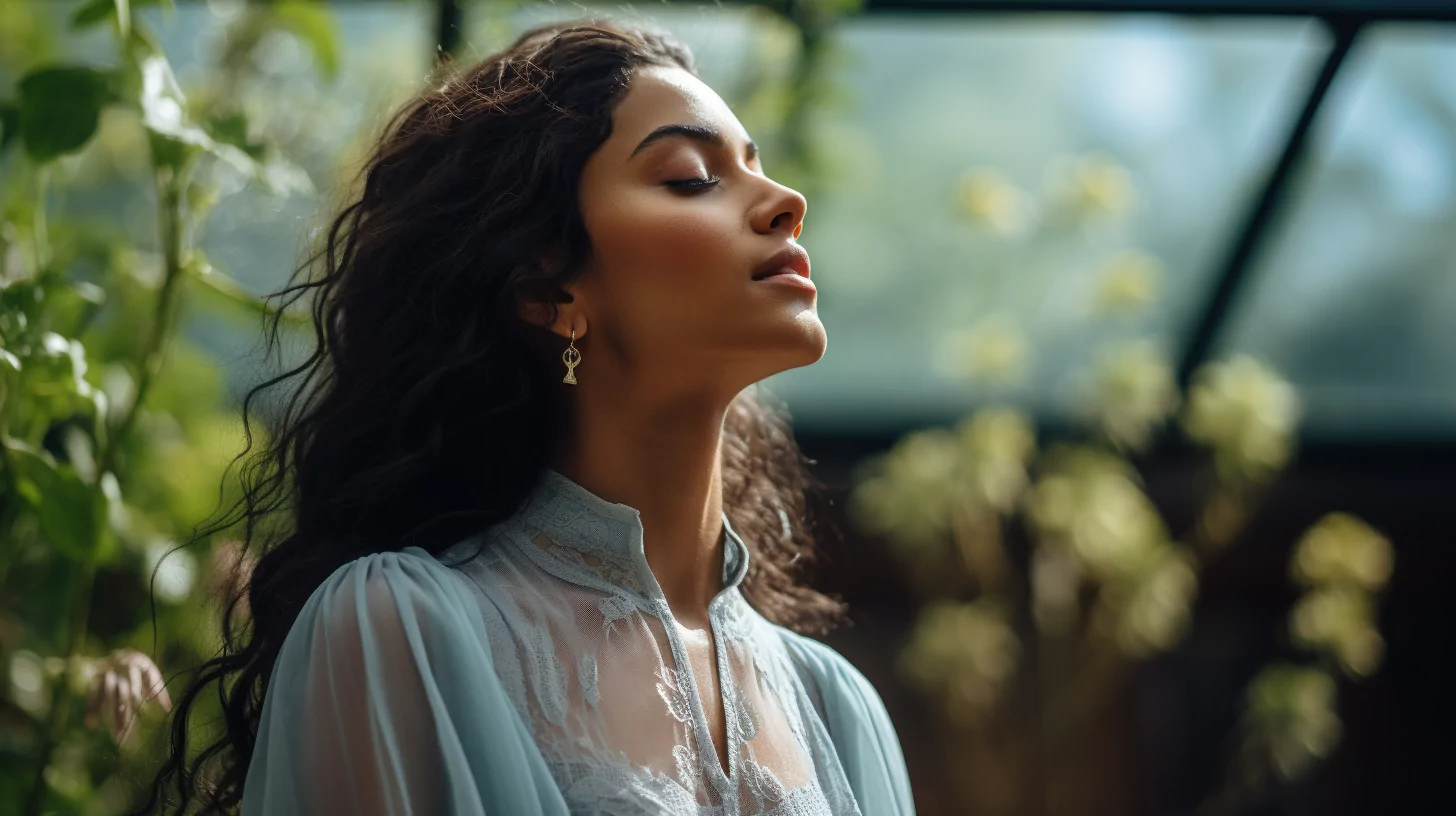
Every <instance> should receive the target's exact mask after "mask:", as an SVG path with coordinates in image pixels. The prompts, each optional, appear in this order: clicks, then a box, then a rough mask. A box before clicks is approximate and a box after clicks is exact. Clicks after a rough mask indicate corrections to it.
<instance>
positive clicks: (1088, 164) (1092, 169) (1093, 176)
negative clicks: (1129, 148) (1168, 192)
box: [1047, 153, 1136, 220]
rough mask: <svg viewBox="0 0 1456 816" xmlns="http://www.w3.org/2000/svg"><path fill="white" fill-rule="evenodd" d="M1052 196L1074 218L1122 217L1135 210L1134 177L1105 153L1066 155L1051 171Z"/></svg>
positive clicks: (1049, 183)
mask: <svg viewBox="0 0 1456 816" xmlns="http://www.w3.org/2000/svg"><path fill="white" fill-rule="evenodd" d="M1047 187H1048V194H1049V196H1050V197H1051V199H1052V200H1053V201H1056V202H1057V203H1058V204H1060V205H1061V206H1062V207H1064V208H1065V209H1066V210H1067V211H1068V212H1069V213H1070V214H1071V215H1072V216H1073V217H1074V218H1077V219H1079V220H1085V219H1090V218H1094V217H1097V216H1120V215H1122V214H1123V213H1126V212H1127V211H1128V210H1130V209H1132V206H1133V203H1134V200H1135V196H1136V190H1135V189H1134V187H1133V183H1132V177H1131V176H1130V175H1129V174H1128V172H1127V169H1126V168H1124V167H1123V166H1122V165H1121V164H1120V163H1118V161H1117V160H1116V159H1114V158H1113V157H1112V156H1110V155H1107V154H1105V153H1089V154H1086V155H1083V156H1075V157H1068V156H1063V157H1060V158H1058V159H1056V160H1053V162H1052V163H1051V164H1050V165H1049V167H1048V168H1047Z"/></svg>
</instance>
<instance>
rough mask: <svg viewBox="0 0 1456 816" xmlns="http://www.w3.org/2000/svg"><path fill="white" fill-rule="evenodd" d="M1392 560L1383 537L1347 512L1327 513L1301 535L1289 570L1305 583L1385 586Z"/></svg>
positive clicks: (1368, 587)
mask: <svg viewBox="0 0 1456 816" xmlns="http://www.w3.org/2000/svg"><path fill="white" fill-rule="evenodd" d="M1393 561H1394V553H1393V551H1392V549H1391V546H1390V541H1389V540H1388V539H1387V538H1385V536H1383V535H1381V534H1380V533H1378V532H1376V531H1375V529H1374V528H1372V527H1371V526H1370V525H1368V524H1366V523H1365V522H1363V521H1361V520H1360V519H1359V518H1357V517H1355V516H1353V515H1350V514H1349V513H1330V514H1329V515H1326V516H1325V517H1324V518H1321V519H1320V520H1319V521H1317V522H1315V524H1314V526H1312V527H1310V528H1309V530H1308V531H1306V532H1305V534H1304V536H1303V537H1302V538H1300V540H1299V544H1297V545H1296V546H1295V550H1294V557H1293V558H1292V559H1291V560H1290V562H1289V570H1290V573H1291V574H1292V577H1293V578H1294V580H1296V581H1298V582H1299V583H1301V584H1304V585H1305V586H1319V585H1324V584H1353V585H1355V586H1358V587H1361V588H1363V589H1367V590H1373V589H1380V588H1381V587H1383V586H1385V582H1386V581H1387V580H1388V579H1389V578H1390V571H1391V568H1392V562H1393Z"/></svg>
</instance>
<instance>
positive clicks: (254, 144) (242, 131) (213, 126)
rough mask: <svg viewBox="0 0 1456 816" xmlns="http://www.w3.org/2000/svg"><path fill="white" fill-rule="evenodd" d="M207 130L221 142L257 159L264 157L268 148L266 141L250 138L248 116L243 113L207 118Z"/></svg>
mask: <svg viewBox="0 0 1456 816" xmlns="http://www.w3.org/2000/svg"><path fill="white" fill-rule="evenodd" d="M207 132H208V133H210V134H212V137H213V138H214V139H216V140H218V141H219V142H222V143H224V144H230V145H232V146H234V147H236V148H238V149H239V150H241V151H243V152H244V153H246V154H248V156H249V158H252V159H255V160H258V159H262V158H263V155H264V154H265V153H266V152H267V150H268V145H267V144H266V143H264V142H259V141H254V140H252V139H250V138H248V117H246V116H244V115H243V114H241V113H227V114H218V115H216V116H213V117H211V118H210V119H208V120H207Z"/></svg>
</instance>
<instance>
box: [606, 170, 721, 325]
mask: <svg viewBox="0 0 1456 816" xmlns="http://www.w3.org/2000/svg"><path fill="white" fill-rule="evenodd" d="M602 204H603V205H604V206H599V207H597V208H594V210H593V211H592V212H585V211H584V212H583V216H584V218H586V219H587V221H586V224H587V229H588V231H589V232H590V234H591V236H592V246H593V249H594V261H595V266H596V268H597V271H598V273H599V275H600V276H601V279H602V281H603V282H604V283H606V284H607V288H608V289H610V290H611V293H610V300H611V302H612V309H613V311H614V312H615V313H616V314H615V315H614V317H615V320H614V322H618V325H620V326H623V327H630V328H631V331H632V333H633V334H635V335H637V336H639V337H642V339H644V340H650V339H655V338H656V337H658V336H659V335H662V334H673V333H678V332H680V331H682V330H683V329H684V327H691V326H702V325H703V322H704V320H705V319H707V318H709V317H710V316H711V315H712V313H713V311H714V310H721V309H722V306H723V304H724V303H725V301H731V300H733V299H734V298H735V297H742V295H743V290H744V288H745V286H744V283H745V282H746V281H747V276H748V271H747V269H739V268H738V267H740V266H742V263H741V259H740V256H741V255H742V253H743V248H742V247H741V246H739V245H738V244H737V243H736V242H739V241H741V240H742V237H741V231H742V228H741V224H740V223H739V222H740V220H741V218H738V217H735V216H734V215H733V214H732V213H731V212H730V208H729V207H727V206H726V205H721V204H717V203H716V202H712V203H710V202H705V201H701V200H693V199H690V198H683V199H677V200H674V199H673V198H670V197H667V196H663V195H662V194H661V193H658V194H656V195H644V196H622V197H620V198H619V199H617V200H616V201H614V202H602ZM644 335H650V336H651V337H644Z"/></svg>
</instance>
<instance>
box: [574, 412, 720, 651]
mask: <svg viewBox="0 0 1456 816" xmlns="http://www.w3.org/2000/svg"><path fill="white" fill-rule="evenodd" d="M584 385H585V384H583V386H584ZM649 394H650V392H648V391H646V390H645V389H636V390H632V391H628V390H627V389H621V390H617V391H612V392H609V393H603V392H602V391H600V390H598V391H592V390H588V389H586V388H585V387H581V388H580V392H579V393H578V394H576V395H575V398H576V399H575V411H574V413H575V416H574V417H573V421H572V433H571V437H570V444H568V445H566V446H565V448H564V449H565V451H566V453H565V454H564V455H563V456H561V457H560V459H559V461H558V462H556V463H553V465H552V467H554V468H555V469H556V470H557V471H559V472H560V473H561V474H562V475H564V476H566V477H567V478H569V479H571V480H572V481H575V482H576V483H578V484H580V485H581V486H582V487H585V488H586V489H588V490H590V491H591V492H593V493H595V494H597V495H598V496H600V497H602V498H604V499H606V500H607V501H612V502H617V503H620V504H625V505H629V506H631V507H633V508H636V509H637V511H638V513H639V514H640V515H641V517H642V535H643V540H642V546H643V551H644V554H645V555H646V557H647V564H648V566H649V567H650V568H651V570H652V574H653V575H654V577H656V579H657V583H658V585H659V586H660V587H661V588H662V593H663V596H664V597H665V598H666V600H667V603H668V605H669V606H670V607H671V608H672V611H673V615H674V617H676V618H677V620H678V621H679V622H680V623H682V624H684V625H690V626H697V625H706V622H707V619H708V618H707V610H708V602H709V601H710V600H712V598H713V596H714V595H715V594H716V593H717V592H718V591H719V590H720V589H722V586H723V576H722V564H723V547H724V542H723V519H722V513H723V481H722V458H721V455H720V450H721V449H720V446H721V443H722V436H723V420H724V418H725V417H726V415H727V410H728V403H729V402H730V401H731V399H732V397H731V396H729V397H727V398H726V399H724V398H722V397H718V398H707V397H703V398H697V399H690V398H681V397H678V398H674V399H671V400H658V401H644V397H647V396H648V395H649Z"/></svg>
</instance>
